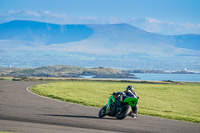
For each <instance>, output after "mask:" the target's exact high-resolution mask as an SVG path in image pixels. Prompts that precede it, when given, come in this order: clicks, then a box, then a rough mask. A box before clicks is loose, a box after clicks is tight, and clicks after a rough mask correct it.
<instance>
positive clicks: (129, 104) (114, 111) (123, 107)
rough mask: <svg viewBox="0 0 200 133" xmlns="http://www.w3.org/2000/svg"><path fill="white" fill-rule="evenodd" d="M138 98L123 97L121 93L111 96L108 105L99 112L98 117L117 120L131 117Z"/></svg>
mask: <svg viewBox="0 0 200 133" xmlns="http://www.w3.org/2000/svg"><path fill="white" fill-rule="evenodd" d="M138 100H139V97H137V96H135V97H125V96H123V93H122V92H118V93H113V94H111V96H110V98H109V100H108V104H107V105H105V106H104V107H103V108H101V109H100V111H99V114H98V115H99V117H100V118H102V117H104V116H106V115H108V116H111V117H116V118H117V119H124V118H126V117H127V116H129V115H130V116H132V117H133V112H136V108H137V107H136V106H137V104H138ZM136 115H137V114H136Z"/></svg>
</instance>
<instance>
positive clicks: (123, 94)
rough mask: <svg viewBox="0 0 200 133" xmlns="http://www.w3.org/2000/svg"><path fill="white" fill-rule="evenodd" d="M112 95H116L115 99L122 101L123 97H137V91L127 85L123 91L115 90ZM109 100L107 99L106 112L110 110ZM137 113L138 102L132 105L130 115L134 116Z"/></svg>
mask: <svg viewBox="0 0 200 133" xmlns="http://www.w3.org/2000/svg"><path fill="white" fill-rule="evenodd" d="M113 95H115V96H118V99H117V101H118V102H119V103H120V102H122V101H123V99H125V98H127V97H134V98H138V99H139V97H138V96H137V93H136V92H135V91H134V87H133V86H131V85H129V86H127V88H126V90H125V91H124V92H117V93H113ZM110 102H111V101H110V100H108V104H107V109H106V113H109V111H110ZM137 114H138V104H137V105H136V106H135V107H132V112H131V113H130V116H131V117H133V118H136V117H137Z"/></svg>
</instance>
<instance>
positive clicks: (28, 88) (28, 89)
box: [26, 86, 99, 109]
mask: <svg viewBox="0 0 200 133" xmlns="http://www.w3.org/2000/svg"><path fill="white" fill-rule="evenodd" d="M31 87H33V86H29V87H27V88H26V90H27V91H28V92H29V93H31V94H33V95H36V96H38V97H41V98H45V99H48V100H52V101H57V102H61V103H68V104H73V105H79V106H84V107H90V108H95V109H99V108H97V107H92V106H86V105H81V104H76V103H70V102H65V101H60V100H57V99H53V98H49V97H45V96H41V95H38V94H36V93H33V92H32V91H30V88H31Z"/></svg>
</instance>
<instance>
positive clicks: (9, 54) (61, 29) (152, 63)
mask: <svg viewBox="0 0 200 133" xmlns="http://www.w3.org/2000/svg"><path fill="white" fill-rule="evenodd" d="M0 46H1V47H0V67H9V66H10V67H13V66H14V67H40V66H47V65H74V66H82V67H99V66H104V67H113V68H127V69H129V68H131V69H153V70H155V69H160V70H179V69H184V68H187V69H189V70H194V71H199V70H200V35H198V34H185V35H161V34H156V33H150V32H147V31H144V30H142V29H139V28H137V27H134V26H132V25H129V24H125V23H122V24H101V25H100V24H87V25H82V24H70V25H69V24H68V25H59V24H50V23H44V22H36V21H28V20H27V21H24V20H23V21H22V20H16V21H11V22H7V23H2V24H0Z"/></svg>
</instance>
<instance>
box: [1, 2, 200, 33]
mask: <svg viewBox="0 0 200 133" xmlns="http://www.w3.org/2000/svg"><path fill="white" fill-rule="evenodd" d="M199 7H200V0H0V23H3V22H7V21H11V20H16V19H17V20H19V19H21V20H27V19H28V20H35V21H42V22H50V23H58V24H115V23H128V24H131V25H133V26H136V27H139V28H141V29H144V30H146V31H149V32H155V33H160V34H189V33H194V34H200V8H199Z"/></svg>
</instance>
